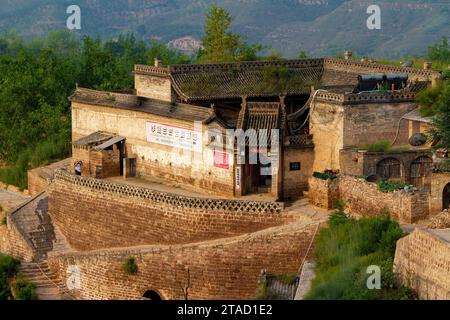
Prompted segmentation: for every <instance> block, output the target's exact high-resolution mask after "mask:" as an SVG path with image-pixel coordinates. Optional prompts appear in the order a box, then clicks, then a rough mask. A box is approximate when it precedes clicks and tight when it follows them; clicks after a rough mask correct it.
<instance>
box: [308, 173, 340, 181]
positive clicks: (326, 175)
mask: <svg viewBox="0 0 450 320" xmlns="http://www.w3.org/2000/svg"><path fill="white" fill-rule="evenodd" d="M313 177H314V178H317V179H322V180H334V179H336V178H337V176H336V175H335V174H334V173H332V172H314V173H313Z"/></svg>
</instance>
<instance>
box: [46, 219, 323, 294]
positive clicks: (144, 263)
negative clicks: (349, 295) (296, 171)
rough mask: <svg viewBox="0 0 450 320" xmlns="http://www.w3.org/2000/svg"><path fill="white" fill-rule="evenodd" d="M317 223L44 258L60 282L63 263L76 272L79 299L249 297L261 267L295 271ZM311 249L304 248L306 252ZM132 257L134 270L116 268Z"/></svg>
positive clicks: (64, 277) (274, 271)
mask: <svg viewBox="0 0 450 320" xmlns="http://www.w3.org/2000/svg"><path fill="white" fill-rule="evenodd" d="M318 228H319V225H318V224H317V223H311V222H308V223H294V224H292V225H289V226H282V227H276V228H272V229H267V230H263V231H260V232H257V233H254V234H251V235H243V236H238V237H235V238H229V239H222V240H215V241H209V242H204V243H197V244H190V245H178V246H170V247H169V246H149V247H138V248H128V249H114V250H102V251H92V252H86V253H69V254H66V255H62V256H53V257H50V258H49V267H50V269H51V270H52V271H54V272H55V273H57V274H58V275H59V276H60V278H61V280H62V282H63V283H66V279H67V278H66V277H67V273H66V270H67V267H68V266H69V265H76V266H78V267H79V269H80V271H81V290H77V291H76V292H75V295H76V296H77V297H78V298H81V299H140V298H142V296H143V294H144V292H146V291H147V290H154V291H156V292H158V293H159V294H160V295H161V296H162V297H163V298H164V299H177V300H184V299H185V294H184V290H183V288H184V287H185V286H186V285H187V284H188V283H190V285H189V289H188V298H189V299H190V300H197V299H230V300H231V299H255V297H256V289H257V285H258V279H259V276H260V274H261V270H267V272H270V273H275V274H284V273H290V274H292V273H294V274H296V273H297V272H298V268H299V266H300V265H301V263H302V261H303V259H304V258H305V255H306V254H307V252H308V247H309V246H310V244H311V240H312V239H313V237H314V235H315V234H317V233H316V232H317V230H318ZM311 252H313V250H311V251H310V253H311ZM128 256H133V257H135V259H136V263H137V265H138V269H139V271H138V273H137V274H136V275H127V274H125V273H124V271H123V269H122V264H123V262H124V259H125V258H126V257H128Z"/></svg>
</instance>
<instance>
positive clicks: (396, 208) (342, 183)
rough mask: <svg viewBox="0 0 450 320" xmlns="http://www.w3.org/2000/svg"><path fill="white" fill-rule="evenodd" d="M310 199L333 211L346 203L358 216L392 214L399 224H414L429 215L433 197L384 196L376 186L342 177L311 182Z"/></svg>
mask: <svg viewBox="0 0 450 320" xmlns="http://www.w3.org/2000/svg"><path fill="white" fill-rule="evenodd" d="M308 195H309V197H310V199H311V202H312V203H313V204H315V205H318V206H321V207H324V208H327V209H333V208H335V204H336V202H337V201H338V200H343V201H344V202H345V204H346V209H347V210H348V211H349V212H351V213H352V214H354V215H356V216H365V217H367V216H376V215H380V214H383V213H385V212H386V211H389V212H390V213H391V215H392V217H393V218H394V219H395V220H398V221H400V222H402V223H414V222H417V221H418V220H420V219H423V218H426V217H427V216H428V215H429V203H430V196H429V193H428V192H426V191H410V192H404V191H403V190H401V191H396V192H389V193H383V192H380V191H378V187H377V185H376V184H375V183H369V182H367V181H365V180H363V179H358V178H354V177H351V176H346V175H341V176H339V177H338V179H335V180H321V179H318V178H314V177H312V178H310V189H309V192H308Z"/></svg>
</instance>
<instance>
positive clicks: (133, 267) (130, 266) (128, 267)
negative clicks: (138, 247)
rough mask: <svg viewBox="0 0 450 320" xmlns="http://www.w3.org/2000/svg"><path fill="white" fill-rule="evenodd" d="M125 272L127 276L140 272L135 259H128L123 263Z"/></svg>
mask: <svg viewBox="0 0 450 320" xmlns="http://www.w3.org/2000/svg"><path fill="white" fill-rule="evenodd" d="M123 271H125V273H127V274H136V273H137V272H138V266H137V264H136V260H135V259H134V257H131V256H130V257H127V258H126V259H125V262H124V263H123Z"/></svg>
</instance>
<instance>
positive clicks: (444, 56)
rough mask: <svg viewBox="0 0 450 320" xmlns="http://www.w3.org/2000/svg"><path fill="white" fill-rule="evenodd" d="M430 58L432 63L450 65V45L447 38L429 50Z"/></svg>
mask: <svg viewBox="0 0 450 320" xmlns="http://www.w3.org/2000/svg"><path fill="white" fill-rule="evenodd" d="M428 57H429V58H430V59H431V60H432V61H437V62H443V63H450V44H449V43H448V39H447V38H445V37H444V38H442V40H441V41H440V42H438V43H436V44H435V45H433V46H431V47H429V48H428Z"/></svg>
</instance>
